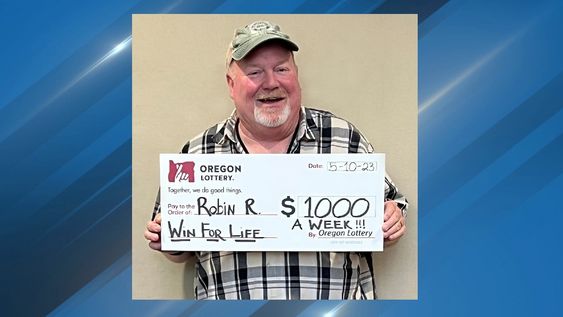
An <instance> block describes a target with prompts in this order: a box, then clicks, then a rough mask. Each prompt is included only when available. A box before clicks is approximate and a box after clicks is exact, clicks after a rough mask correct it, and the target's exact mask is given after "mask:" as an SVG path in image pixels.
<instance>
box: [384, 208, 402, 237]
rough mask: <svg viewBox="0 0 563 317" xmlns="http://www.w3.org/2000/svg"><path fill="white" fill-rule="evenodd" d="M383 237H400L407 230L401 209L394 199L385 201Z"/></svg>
mask: <svg viewBox="0 0 563 317" xmlns="http://www.w3.org/2000/svg"><path fill="white" fill-rule="evenodd" d="M383 219H384V221H383V226H382V229H383V237H384V238H385V239H387V240H395V239H398V238H400V237H401V236H402V235H403V234H404V233H405V230H406V226H405V221H404V218H403V214H402V212H401V209H400V208H399V207H398V206H397V203H395V202H394V201H386V202H385V212H384V217H383Z"/></svg>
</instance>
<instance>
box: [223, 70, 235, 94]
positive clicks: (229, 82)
mask: <svg viewBox="0 0 563 317" xmlns="http://www.w3.org/2000/svg"><path fill="white" fill-rule="evenodd" d="M225 78H226V79H227V86H228V87H229V95H230V96H231V99H233V90H234V87H235V81H234V80H233V78H232V77H231V75H229V73H227V74H226V75H225Z"/></svg>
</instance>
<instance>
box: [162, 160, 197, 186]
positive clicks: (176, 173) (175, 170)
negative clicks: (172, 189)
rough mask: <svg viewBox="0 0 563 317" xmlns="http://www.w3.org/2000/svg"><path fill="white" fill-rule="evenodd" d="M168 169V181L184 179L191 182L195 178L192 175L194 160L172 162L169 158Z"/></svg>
mask: <svg viewBox="0 0 563 317" xmlns="http://www.w3.org/2000/svg"><path fill="white" fill-rule="evenodd" d="M168 162H169V169H168V181H169V182H171V183H174V182H185V181H186V180H187V181H188V182H190V183H193V182H194V180H195V175H194V166H195V163H194V162H182V163H174V161H172V160H169V161H168Z"/></svg>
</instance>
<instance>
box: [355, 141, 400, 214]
mask: <svg viewBox="0 0 563 317" xmlns="http://www.w3.org/2000/svg"><path fill="white" fill-rule="evenodd" d="M374 152H375V150H374V149H373V146H372V145H371V143H369V141H368V140H367V139H366V138H365V136H364V135H363V134H361V133H360V142H359V146H358V153H374ZM388 200H393V201H394V202H396V203H397V206H399V208H400V209H401V212H402V214H403V217H406V216H407V209H408V208H409V202H408V200H407V198H406V197H405V195H403V193H401V191H399V188H397V186H396V185H395V183H393V180H392V179H391V176H389V174H387V171H385V201H388Z"/></svg>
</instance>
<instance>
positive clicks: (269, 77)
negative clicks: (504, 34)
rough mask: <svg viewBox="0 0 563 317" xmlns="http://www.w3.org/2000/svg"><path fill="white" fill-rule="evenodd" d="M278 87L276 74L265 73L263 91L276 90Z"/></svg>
mask: <svg viewBox="0 0 563 317" xmlns="http://www.w3.org/2000/svg"><path fill="white" fill-rule="evenodd" d="M278 85H279V84H278V79H277V78H276V74H275V73H274V72H266V76H265V78H264V83H263V84H262V87H263V88H265V89H275V88H278Z"/></svg>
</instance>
